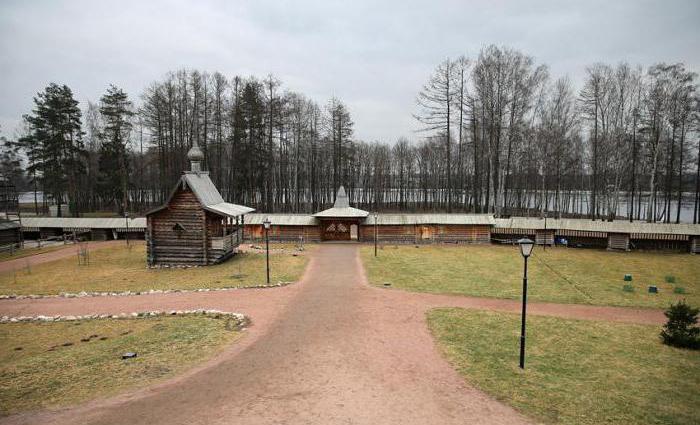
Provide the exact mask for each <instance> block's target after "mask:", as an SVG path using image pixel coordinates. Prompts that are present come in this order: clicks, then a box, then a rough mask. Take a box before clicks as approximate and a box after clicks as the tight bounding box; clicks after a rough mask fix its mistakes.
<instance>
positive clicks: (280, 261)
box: [0, 242, 316, 294]
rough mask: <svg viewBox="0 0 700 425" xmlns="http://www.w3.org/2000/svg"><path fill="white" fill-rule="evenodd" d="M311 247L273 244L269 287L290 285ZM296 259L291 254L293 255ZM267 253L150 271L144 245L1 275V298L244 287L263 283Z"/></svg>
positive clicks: (140, 243)
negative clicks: (302, 248) (82, 262)
mask: <svg viewBox="0 0 700 425" xmlns="http://www.w3.org/2000/svg"><path fill="white" fill-rule="evenodd" d="M315 248H316V247H315V246H307V247H306V250H305V251H304V252H297V251H295V250H294V246H293V245H284V246H280V245H276V246H275V250H274V251H272V252H273V253H271V254H270V282H271V283H273V284H274V283H277V282H291V281H296V280H297V279H299V277H300V276H301V274H302V272H303V271H304V268H305V267H306V264H307V262H308V258H309V256H308V254H309V252H310V251H311V250H313V249H315ZM293 254H295V255H296V256H295V255H293ZM265 281H266V279H265V253H264V251H262V252H242V253H239V254H237V255H236V256H234V257H233V258H231V259H230V260H228V261H226V262H224V263H222V264H217V265H212V266H207V267H193V268H188V269H178V268H173V269H148V268H147V267H146V247H145V244H144V243H143V242H139V243H135V244H132V247H131V248H130V249H129V248H127V247H126V245H124V246H116V247H114V248H103V249H100V250H95V251H92V252H90V264H89V265H88V266H81V265H78V258H77V248H76V255H75V256H71V257H69V258H64V259H61V260H56V261H52V262H49V263H44V264H39V265H36V266H32V268H31V272H30V271H29V270H26V269H19V270H17V271H16V272H14V273H13V272H6V273H3V274H2V275H0V294H58V293H61V292H80V291H116V292H122V291H143V290H149V289H197V288H222V287H246V286H255V285H261V284H265Z"/></svg>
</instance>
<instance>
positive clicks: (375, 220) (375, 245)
mask: <svg viewBox="0 0 700 425" xmlns="http://www.w3.org/2000/svg"><path fill="white" fill-rule="evenodd" d="M377 216H378V214H377V213H376V212H375V213H374V256H375V257H376V256H377Z"/></svg>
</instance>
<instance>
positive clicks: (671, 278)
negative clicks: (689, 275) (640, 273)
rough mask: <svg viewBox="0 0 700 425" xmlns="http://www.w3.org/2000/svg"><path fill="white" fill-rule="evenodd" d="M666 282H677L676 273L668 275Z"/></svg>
mask: <svg viewBox="0 0 700 425" xmlns="http://www.w3.org/2000/svg"><path fill="white" fill-rule="evenodd" d="M666 283H676V276H674V275H671V274H669V275H666Z"/></svg>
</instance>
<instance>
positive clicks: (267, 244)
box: [263, 217, 272, 285]
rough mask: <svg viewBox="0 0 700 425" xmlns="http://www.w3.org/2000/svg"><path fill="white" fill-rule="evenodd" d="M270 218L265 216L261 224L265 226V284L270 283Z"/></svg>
mask: <svg viewBox="0 0 700 425" xmlns="http://www.w3.org/2000/svg"><path fill="white" fill-rule="evenodd" d="M271 224H272V223H270V218H269V217H265V221H263V226H265V264H266V266H267V284H268V285H269V284H270V237H269V235H268V233H269V232H270V225H271Z"/></svg>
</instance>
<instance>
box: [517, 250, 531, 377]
mask: <svg viewBox="0 0 700 425" xmlns="http://www.w3.org/2000/svg"><path fill="white" fill-rule="evenodd" d="M518 245H520V254H522V256H523V258H524V259H525V268H524V270H523V314H522V318H521V324H520V369H525V311H526V309H527V259H528V257H529V256H530V254H532V248H533V247H534V246H535V243H534V242H533V241H532V240H531V239H529V238H523V239H520V240H519V241H518Z"/></svg>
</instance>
